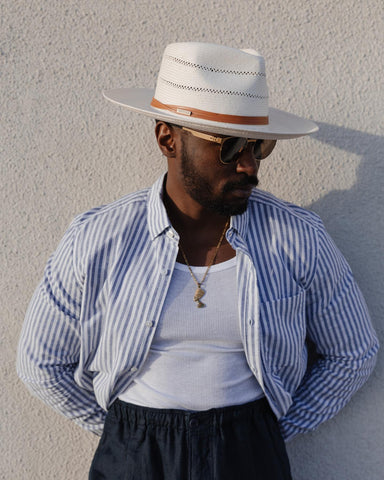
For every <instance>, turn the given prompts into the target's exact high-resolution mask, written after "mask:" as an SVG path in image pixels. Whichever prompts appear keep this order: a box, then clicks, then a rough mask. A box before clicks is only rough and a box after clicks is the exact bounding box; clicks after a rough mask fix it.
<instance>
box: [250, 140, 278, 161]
mask: <svg viewBox="0 0 384 480" xmlns="http://www.w3.org/2000/svg"><path fill="white" fill-rule="evenodd" d="M275 145H276V140H257V141H256V142H255V143H254V144H253V155H254V157H255V158H256V159H257V160H262V159H264V158H267V157H268V155H270V154H271V153H272V150H273V149H274V148H275Z"/></svg>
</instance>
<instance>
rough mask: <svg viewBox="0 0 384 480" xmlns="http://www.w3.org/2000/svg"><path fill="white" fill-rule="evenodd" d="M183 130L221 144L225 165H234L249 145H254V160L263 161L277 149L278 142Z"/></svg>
mask: <svg viewBox="0 0 384 480" xmlns="http://www.w3.org/2000/svg"><path fill="white" fill-rule="evenodd" d="M180 128H181V129H182V130H185V131H186V132H189V133H190V134H191V135H193V136H194V137H198V138H203V139H204V140H209V141H210V142H215V143H218V144H220V162H221V163H223V164H224V165H228V164H230V163H234V162H236V161H237V159H238V158H239V155H240V154H241V152H243V151H244V150H245V149H246V148H248V145H249V144H250V145H252V150H251V152H252V156H253V159H254V160H263V159H264V158H267V157H268V155H270V154H271V153H272V150H273V149H274V148H275V145H276V140H267V139H252V138H241V137H215V136H213V135H209V134H207V133H201V132H197V131H196V130H192V129H191V128H187V127H180Z"/></svg>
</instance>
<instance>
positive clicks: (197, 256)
mask: <svg viewBox="0 0 384 480" xmlns="http://www.w3.org/2000/svg"><path fill="white" fill-rule="evenodd" d="M163 202H164V205H165V208H166V210H167V213H168V217H169V219H170V221H171V223H172V226H173V227H174V228H175V230H176V231H177V232H178V234H179V236H180V244H181V245H182V248H183V250H184V252H185V255H186V257H187V258H188V261H189V263H190V265H209V264H210V262H211V260H212V257H213V255H215V254H216V257H215V258H216V260H215V263H220V262H224V261H226V260H229V259H230V258H232V257H234V255H235V252H234V250H233V249H232V247H231V246H230V245H229V244H228V242H227V240H226V238H225V231H224V229H226V228H227V224H228V225H229V218H228V217H225V216H222V215H216V214H214V213H211V212H207V211H205V210H204V209H198V208H196V209H193V211H190V209H189V210H188V209H185V208H183V206H182V205H181V206H180V204H178V203H177V202H176V201H174V200H173V199H172V198H171V197H170V196H169V195H168V193H167V191H166V189H165V188H164V195H163ZM222 234H224V237H223V240H222V242H221V243H220V248H219V250H218V251H217V253H216V247H217V245H218V241H219V239H220V237H221V235H222ZM177 261H178V262H180V263H186V262H185V258H184V257H183V255H182V253H181V251H179V255H178V257H177Z"/></svg>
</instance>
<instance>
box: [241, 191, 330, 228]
mask: <svg viewBox="0 0 384 480" xmlns="http://www.w3.org/2000/svg"><path fill="white" fill-rule="evenodd" d="M249 211H250V214H251V221H252V220H253V219H256V216H257V218H258V219H260V218H261V219H263V220H269V221H275V222H276V223H277V224H281V225H283V224H290V225H296V226H297V227H299V226H300V227H302V228H305V229H310V230H314V231H317V232H319V231H322V230H323V228H324V227H323V223H322V220H321V218H320V217H319V216H318V215H317V214H316V213H314V212H311V211H310V210H307V209H305V208H303V207H300V206H298V205H295V204H293V203H290V202H287V201H285V200H282V199H280V198H277V197H275V196H274V195H273V194H272V193H269V192H266V191H264V190H260V189H255V190H254V192H253V193H252V196H251V198H250V202H249ZM252 217H253V218H252Z"/></svg>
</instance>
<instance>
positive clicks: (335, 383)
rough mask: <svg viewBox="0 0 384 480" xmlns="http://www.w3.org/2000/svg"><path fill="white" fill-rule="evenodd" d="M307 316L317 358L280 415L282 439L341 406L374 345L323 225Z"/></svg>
mask: <svg viewBox="0 0 384 480" xmlns="http://www.w3.org/2000/svg"><path fill="white" fill-rule="evenodd" d="M306 319H307V334H308V338H309V339H310V340H311V341H312V342H313V343H314V345H315V346H316V354H317V355H316V358H317V359H316V361H315V362H314V363H313V365H312V366H311V367H310V368H309V369H308V371H307V373H306V375H305V377H304V379H303V381H302V383H301V385H300V387H299V388H298V390H297V391H296V392H295V394H294V397H293V403H292V405H291V407H290V409H289V410H288V412H287V414H286V415H285V416H284V417H282V418H281V419H280V420H279V423H280V428H281V430H282V434H283V436H284V438H285V440H286V441H287V440H290V439H292V438H293V437H294V436H296V435H297V434H298V433H304V432H308V431H311V430H314V429H315V428H316V427H317V426H318V425H320V424H321V423H322V422H324V421H326V420H328V419H330V418H332V417H333V416H334V415H336V413H337V412H338V411H339V410H340V409H341V408H342V407H344V405H345V404H346V403H347V402H348V401H349V400H350V398H351V397H352V395H353V394H354V393H355V392H356V391H357V390H358V389H359V388H360V387H361V386H362V385H363V384H364V383H365V381H366V380H367V379H368V377H369V375H370V374H371V372H372V370H373V368H374V365H375V360H376V353H377V351H378V346H379V345H378V340H377V336H376V334H375V331H374V329H373V327H372V324H371V320H370V317H369V313H368V309H367V306H366V303H365V301H364V298H363V296H362V294H361V292H360V290H359V288H358V286H357V284H356V282H355V280H354V278H353V275H352V272H351V270H350V268H349V266H348V264H347V262H346V260H345V259H344V257H343V256H342V254H341V253H340V251H339V250H338V249H337V247H336V246H335V244H334V242H333V241H332V239H331V238H330V236H329V235H328V234H327V232H326V231H325V230H324V228H323V227H322V228H321V229H320V231H319V243H318V252H317V268H316V272H315V275H314V278H313V280H312V282H311V285H310V287H309V289H308V291H307V304H306Z"/></svg>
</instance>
